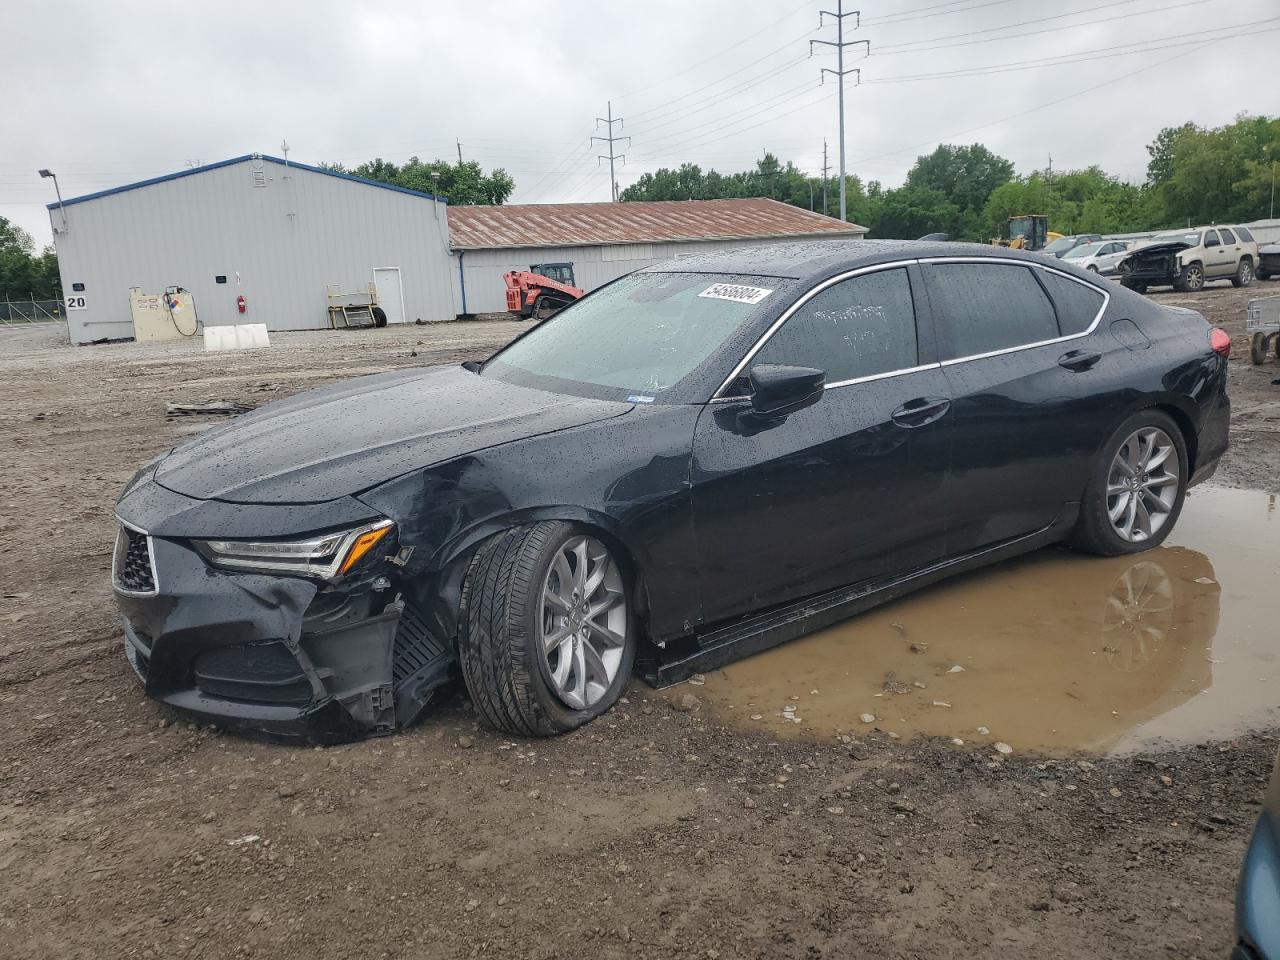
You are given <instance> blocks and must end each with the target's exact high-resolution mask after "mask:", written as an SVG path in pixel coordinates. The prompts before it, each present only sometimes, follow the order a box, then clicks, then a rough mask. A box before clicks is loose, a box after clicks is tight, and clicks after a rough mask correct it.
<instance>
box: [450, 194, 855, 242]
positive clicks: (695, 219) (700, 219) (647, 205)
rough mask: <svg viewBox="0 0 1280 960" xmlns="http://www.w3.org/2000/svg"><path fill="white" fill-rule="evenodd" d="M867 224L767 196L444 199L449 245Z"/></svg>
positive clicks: (799, 232)
mask: <svg viewBox="0 0 1280 960" xmlns="http://www.w3.org/2000/svg"><path fill="white" fill-rule="evenodd" d="M866 232H867V228H866V227H860V226H858V225H857V224H856V223H842V222H841V221H839V220H836V219H835V218H833V217H826V216H823V215H822V214H820V213H813V212H811V211H809V210H802V209H801V208H799V207H793V206H791V205H790V204H787V203H781V202H779V201H777V200H770V199H768V198H765V197H758V198H752V199H743V200H659V201H634V202H628V203H528V204H513V205H510V206H495V207H481V206H451V207H449V241H450V246H452V247H453V248H454V249H455V250H487V249H493V248H496V247H568V246H593V245H596V244H603V243H664V242H670V241H678V240H735V239H752V240H754V239H766V238H770V237H812V236H821V235H833V236H852V237H861V236H864V235H865V234H866Z"/></svg>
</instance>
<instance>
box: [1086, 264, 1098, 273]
mask: <svg viewBox="0 0 1280 960" xmlns="http://www.w3.org/2000/svg"><path fill="white" fill-rule="evenodd" d="M1085 269H1086V270H1088V271H1089V272H1090V273H1097V272H1098V268H1097V267H1095V266H1094V265H1093V264H1092V263H1091V264H1089V265H1088V266H1087V267H1085Z"/></svg>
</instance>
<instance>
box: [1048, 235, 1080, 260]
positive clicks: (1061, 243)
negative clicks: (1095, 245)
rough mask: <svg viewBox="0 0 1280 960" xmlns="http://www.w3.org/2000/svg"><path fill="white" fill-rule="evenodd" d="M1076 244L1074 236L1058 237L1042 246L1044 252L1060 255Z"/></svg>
mask: <svg viewBox="0 0 1280 960" xmlns="http://www.w3.org/2000/svg"><path fill="white" fill-rule="evenodd" d="M1075 245H1076V238H1075V237H1059V238H1058V239H1057V240H1055V241H1053V243H1051V244H1049V245H1048V246H1047V247H1045V248H1044V252H1045V253H1051V254H1053V255H1054V256H1055V257H1060V256H1062V255H1063V254H1064V253H1066V252H1067V251H1068V250H1070V249H1071V248H1072V247H1074V246H1075Z"/></svg>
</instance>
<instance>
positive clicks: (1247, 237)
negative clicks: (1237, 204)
mask: <svg viewBox="0 0 1280 960" xmlns="http://www.w3.org/2000/svg"><path fill="white" fill-rule="evenodd" d="M1236 233H1238V234H1240V239H1241V240H1243V241H1244V242H1245V243H1253V234H1252V233H1250V232H1249V231H1248V230H1247V229H1246V228H1244V227H1236Z"/></svg>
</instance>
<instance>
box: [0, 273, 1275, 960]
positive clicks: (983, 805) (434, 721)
mask: <svg viewBox="0 0 1280 960" xmlns="http://www.w3.org/2000/svg"><path fill="white" fill-rule="evenodd" d="M1269 286H1273V287H1274V288H1275V292H1277V293H1280V284H1274V285H1269ZM1256 294H1257V290H1255V291H1254V295H1256ZM1246 296H1247V294H1246V292H1244V291H1233V290H1231V289H1230V288H1225V289H1211V290H1209V291H1206V292H1205V293H1204V294H1202V295H1200V296H1196V297H1194V298H1191V297H1189V295H1182V296H1172V295H1171V296H1167V297H1162V298H1161V299H1171V300H1187V299H1193V300H1194V304H1195V306H1197V308H1199V309H1202V310H1203V311H1204V312H1206V313H1207V314H1209V315H1210V317H1211V319H1213V320H1214V322H1217V323H1221V324H1222V325H1224V326H1225V327H1227V329H1228V330H1229V331H1230V332H1231V333H1232V334H1233V335H1234V336H1235V337H1236V347H1235V352H1234V356H1233V358H1232V363H1231V371H1232V394H1233V400H1234V403H1235V409H1236V414H1235V418H1234V419H1235V424H1234V426H1235V440H1236V445H1235V446H1234V448H1233V449H1232V452H1231V454H1230V456H1229V458H1228V459H1227V461H1226V462H1224V464H1223V467H1222V469H1221V471H1220V472H1219V475H1218V477H1217V479H1216V482H1218V483H1222V484H1227V485H1234V486H1243V487H1252V488H1261V489H1264V490H1270V491H1271V492H1280V436H1278V434H1277V431H1278V430H1280V386H1272V385H1271V383H1270V381H1271V380H1272V379H1274V378H1276V377H1278V376H1280V366H1277V365H1275V364H1272V365H1269V366H1267V367H1264V368H1257V369H1255V368H1252V367H1250V366H1249V363H1248V360H1247V349H1245V346H1246V345H1245V341H1244V339H1243V313H1244V310H1243V304H1244V301H1245V299H1246ZM519 329H521V327H520V326H519V325H517V324H514V323H473V324H448V325H441V326H432V327H426V328H422V327H414V328H408V329H388V330H381V331H366V332H345V333H316V334H295V335H279V336H275V337H273V342H274V344H273V347H272V348H271V349H270V350H267V351H257V352H250V353H243V354H234V355H231V354H213V355H204V354H202V353H200V352H199V350H198V349H197V348H196V345H195V344H190V343H181V344H174V345H161V346H145V347H144V346H137V345H132V344H126V345H108V346H101V347H93V348H71V347H67V346H61V345H59V344H58V343H57V338H56V336H55V335H54V333H53V331H52V329H51V328H49V329H44V330H24V331H17V332H14V331H0V371H2V375H3V382H4V384H5V386H6V389H5V391H4V402H3V405H2V406H0V450H3V458H2V462H0V477H2V478H3V491H4V492H3V493H2V494H0V498H2V502H3V510H0V587H2V590H3V594H4V597H3V600H0V742H2V743H3V749H2V750H0V957H4V958H8V957H103V956H112V957H166V958H169V957H178V956H186V957H211V958H213V957H217V958H220V957H248V956H256V957H306V958H312V957H339V956H343V957H345V956H356V955H359V956H364V957H405V958H413V957H445V956H448V957H535V958H551V957H563V958H579V957H581V958H588V957H593V958H594V957H624V956H625V957H634V956H644V957H663V958H667V957H690V958H692V957H700V958H717V957H719V958H731V957H744V958H746V957H786V958H790V957H796V958H799V957H805V958H816V957H860V956H885V957H926V956H928V957H972V956H992V957H996V956H998V957H1008V956H1030V955H1034V956H1053V957H1086V956H1087V957H1093V956H1107V957H1135V958H1137V957H1142V958H1144V960H1145V958H1150V957H1153V956H1162V957H1179V958H1181V957H1224V956H1225V955H1226V954H1227V952H1228V950H1229V945H1230V941H1231V897H1232V890H1233V885H1234V881H1235V877H1236V871H1237V869H1238V864H1239V860H1240V857H1241V854H1242V853H1243V850H1244V846H1245V843H1246V840H1247V835H1248V831H1249V829H1250V826H1251V823H1252V820H1253V818H1254V816H1255V815H1256V813H1257V810H1258V806H1257V804H1258V801H1259V799H1260V797H1261V796H1262V790H1263V784H1264V781H1265V777H1266V775H1267V773H1268V771H1269V767H1270V762H1271V759H1272V757H1273V756H1274V754H1275V749H1276V731H1275V730H1259V731H1256V732H1252V733H1248V734H1242V735H1240V736H1239V737H1237V738H1235V739H1232V740H1228V741H1218V742H1213V743H1206V744H1200V745H1193V746H1186V747H1180V748H1177V749H1168V750H1165V751H1164V752H1155V753H1153V752H1145V753H1138V754H1134V755H1129V756H1124V757H1104V756H1089V755H1085V754H1075V755H1068V756H1059V757H1056V758H1047V757H1044V756H1036V755H1030V754H1024V753H1023V752H1022V751H1021V750H1018V751H1016V752H1015V753H1013V754H1012V755H1007V756H1005V755H1001V754H998V753H996V752H994V751H993V750H992V749H991V748H990V747H989V746H988V747H973V746H970V745H966V746H965V747H956V746H954V745H952V744H951V742H950V740H949V739H947V738H938V739H915V740H907V739H902V740H894V739H891V738H889V737H888V736H887V735H886V734H884V733H880V732H875V731H873V730H868V731H867V732H860V733H859V734H858V735H857V736H853V737H846V739H847V741H848V742H845V741H842V740H841V739H839V738H834V737H823V738H815V739H813V740H806V739H804V738H798V739H797V738H785V739H772V738H771V736H770V734H769V733H768V731H766V730H763V729H756V730H749V729H748V730H745V731H743V730H739V729H736V728H728V727H725V726H722V725H721V723H720V721H719V720H718V719H717V718H716V715H714V714H713V713H712V712H711V710H710V709H709V704H708V703H707V702H704V701H703V700H702V699H701V698H699V697H698V696H697V694H698V689H697V688H696V687H693V688H683V690H688V691H689V696H691V697H692V698H693V699H691V700H688V701H686V702H685V703H681V700H682V697H683V690H682V691H681V696H677V697H674V698H672V697H669V696H667V697H664V696H660V695H657V694H655V693H654V692H653V691H651V690H649V689H648V688H646V687H644V686H643V685H642V684H639V683H635V684H633V685H632V687H631V688H630V689H629V691H628V696H627V699H626V701H624V703H623V704H622V705H621V706H620V707H618V708H617V709H615V710H614V711H612V712H611V713H610V714H608V715H607V716H606V717H605V718H603V719H602V720H601V721H599V722H597V723H595V724H594V725H592V726H590V727H589V728H587V729H584V730H581V731H578V732H577V733H575V734H572V735H570V736H567V737H563V738H561V739H558V740H553V741H540V742H512V741H510V740H507V739H505V738H503V737H500V736H497V735H494V734H493V733H491V732H488V731H486V730H484V729H480V728H478V727H477V724H476V722H475V719H474V715H473V713H472V712H471V710H470V709H469V705H468V703H467V700H466V697H465V693H464V692H463V691H462V690H461V689H460V688H458V687H456V686H455V687H454V688H453V689H451V690H449V691H447V692H446V694H445V695H444V696H443V698H442V702H441V703H440V706H439V708H438V709H436V710H434V711H432V712H431V714H430V716H428V717H427V718H426V719H425V720H424V721H423V722H421V723H419V724H418V725H417V726H416V727H414V728H413V729H411V730H409V731H407V732H405V733H403V734H400V735H398V736H394V737H391V738H386V739H380V740H374V741H369V742H366V743H362V744H354V745H350V746H345V747H339V748H331V749H326V750H295V749H290V748H287V747H280V746H275V745H271V744H265V743H260V742H256V741H253V740H249V739H246V738H243V737H240V736H234V735H226V734H221V733H218V732H217V731H214V730H211V729H208V728H204V729H197V728H195V727H193V726H191V725H188V724H186V723H180V722H175V719H174V717H173V716H172V715H171V714H170V713H169V712H168V711H167V710H166V709H164V708H162V707H160V706H159V705H157V704H155V703H152V702H150V701H148V700H146V699H144V698H143V697H142V695H141V693H140V690H139V685H138V683H137V680H136V679H135V677H134V676H133V674H132V672H131V671H130V669H129V667H128V666H127V664H126V663H125V660H124V656H123V654H122V650H121V636H120V632H119V629H118V628H117V626H116V623H115V616H114V611H113V608H112V604H111V599H110V593H109V584H108V575H109V566H110V549H111V543H112V537H113V534H114V526H113V522H112V518H111V504H112V502H113V501H114V499H115V497H116V495H117V493H118V491H119V488H120V486H121V485H122V484H123V482H124V481H125V480H126V479H127V478H128V476H129V475H130V474H131V472H132V470H133V468H134V466H135V465H136V464H137V463H139V462H141V461H143V460H145V459H147V458H149V457H151V456H153V455H154V454H155V453H157V452H158V451H160V450H162V449H164V448H166V447H168V446H170V445H172V444H173V443H175V442H176V441H177V440H178V439H180V438H181V436H182V435H183V433H182V431H184V430H190V429H191V428H192V427H193V424H192V423H190V422H186V421H181V420H179V421H169V420H166V418H165V415H164V404H165V401H167V400H176V401H198V400H205V399H210V398H229V399H239V400H247V401H251V402H263V401H266V400H269V399H272V398H275V397H279V396H284V395H286V394H289V393H292V392H295V391H297V390H301V389H304V388H307V387H310V386H315V385H319V384H322V383H324V382H326V381H329V380H332V379H334V378H338V377H346V376H353V375H357V374H362V373H368V372H373V371H377V370H384V369H387V368H391V367H402V366H409V365H415V364H425V363H434V362H443V361H457V360H461V359H466V358H470V357H475V356H481V355H484V354H485V353H486V352H487V351H488V350H490V349H491V348H493V347H494V346H496V345H498V344H500V343H502V342H504V341H505V340H506V339H508V338H509V337H511V336H512V335H513V334H514V333H516V332H517V331H518V330H519ZM1223 602H1227V599H1226V598H1224V601H1223ZM1273 623H1274V621H1273ZM695 701H696V702H695ZM682 707H688V709H682Z"/></svg>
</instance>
